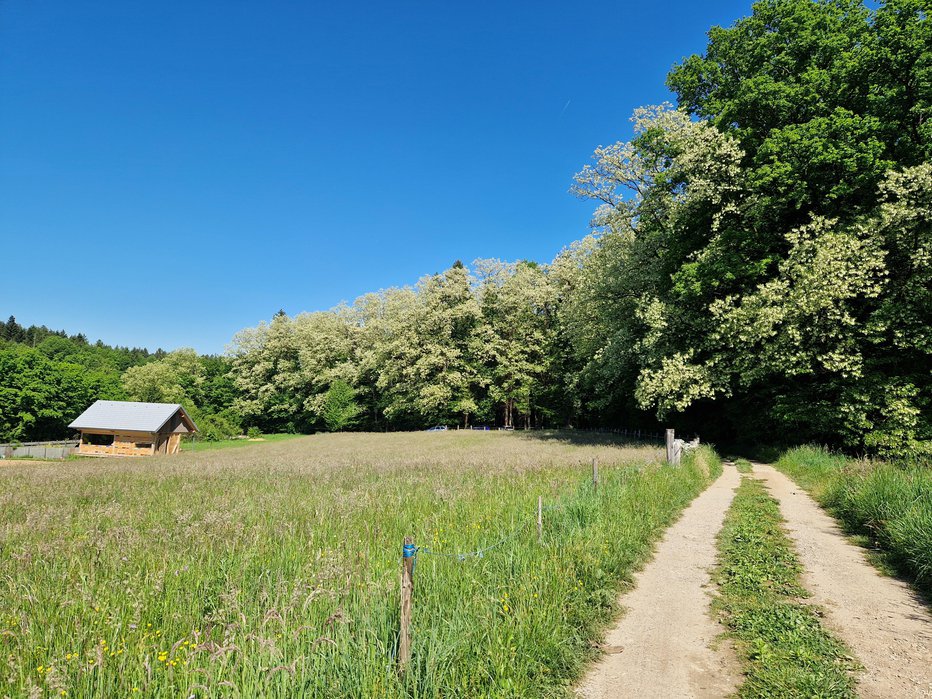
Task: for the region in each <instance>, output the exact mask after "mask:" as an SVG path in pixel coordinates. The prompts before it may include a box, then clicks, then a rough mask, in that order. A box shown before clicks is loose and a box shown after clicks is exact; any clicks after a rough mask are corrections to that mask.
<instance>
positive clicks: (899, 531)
mask: <svg viewBox="0 0 932 699" xmlns="http://www.w3.org/2000/svg"><path fill="white" fill-rule="evenodd" d="M776 466H777V468H779V469H780V470H782V471H783V472H784V473H786V474H787V475H789V476H790V477H791V478H793V479H794V480H795V481H796V482H797V483H798V484H799V485H801V486H802V487H803V488H805V489H806V490H808V491H809V492H810V493H812V495H813V496H814V497H815V498H816V499H817V500H818V501H819V502H820V503H821V504H822V505H823V506H824V507H825V508H826V509H827V510H828V511H829V512H831V513H832V514H833V515H834V516H835V517H837V518H838V519H839V520H841V522H842V524H843V525H844V527H845V529H846V530H847V531H848V532H849V533H852V534H855V535H860V536H861V537H862V538H863V539H866V540H867V543H868V544H871V545H873V546H875V547H878V548H879V549H880V550H881V551H883V552H884V554H885V555H884V556H883V558H882V559H881V560H880V565H881V567H883V568H884V569H886V568H887V567H889V568H892V569H893V570H895V571H897V572H899V573H900V574H902V575H904V576H906V577H907V578H909V579H911V580H912V581H913V582H914V583H915V585H916V587H917V588H918V589H919V590H920V591H922V592H923V593H924V594H925V595H926V596H932V469H929V468H926V467H921V466H909V467H899V466H895V465H893V464H888V463H882V462H864V461H855V460H853V459H847V458H845V457H844V456H840V455H837V454H832V453H830V452H828V451H826V450H824V449H820V448H818V447H801V448H797V449H793V450H790V451H788V452H786V453H785V454H784V455H783V456H782V457H781V458H780V460H779V461H778V462H777V464H776ZM863 539H862V540H863ZM876 562H877V561H876V559H875V563H876Z"/></svg>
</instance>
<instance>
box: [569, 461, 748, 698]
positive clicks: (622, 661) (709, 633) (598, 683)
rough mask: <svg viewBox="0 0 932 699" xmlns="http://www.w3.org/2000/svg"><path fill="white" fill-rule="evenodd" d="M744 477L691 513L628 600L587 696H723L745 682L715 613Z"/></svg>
mask: <svg viewBox="0 0 932 699" xmlns="http://www.w3.org/2000/svg"><path fill="white" fill-rule="evenodd" d="M740 482H741V479H740V476H739V475H738V472H737V471H736V470H735V467H734V466H733V465H731V464H726V465H725V471H724V473H723V474H722V475H721V476H720V477H719V478H718V479H717V480H716V481H715V483H713V484H712V485H711V486H709V488H708V489H706V490H705V492H703V493H702V494H700V495H699V496H698V497H697V498H696V499H695V500H693V502H692V504H690V505H689V507H687V508H686V510H684V512H683V515H682V516H681V517H680V519H679V520H678V521H677V522H676V523H675V524H673V526H671V527H670V528H669V529H668V530H667V532H666V534H665V535H664V537H663V539H662V540H661V542H660V544H659V546H658V547H657V551H656V553H655V555H654V558H653V559H652V560H651V561H650V563H648V564H647V566H646V567H645V568H644V570H642V571H641V572H640V573H638V574H637V575H636V576H635V580H634V584H635V587H634V589H632V590H630V591H629V592H628V593H626V594H625V595H623V596H622V598H621V599H620V600H619V601H620V604H621V605H622V606H623V607H625V608H626V610H627V611H626V612H625V614H624V616H623V617H622V618H621V619H620V621H619V622H618V624H617V626H615V627H614V628H613V629H612V630H611V631H610V632H609V633H608V635H607V636H606V638H605V647H606V648H607V649H609V654H607V655H605V656H603V657H602V658H601V659H600V660H599V661H598V662H597V663H596V664H595V665H593V667H592V668H591V669H590V671H589V672H588V673H587V675H586V677H585V678H584V679H583V681H582V682H581V683H580V685H579V687H578V689H577V690H576V695H577V696H578V697H580V699H609V698H610V697H611V698H612V699H616V698H617V699H621V698H622V697H636V698H637V699H648V698H650V697H656V698H657V699H677V698H684V699H685V698H687V697H689V698H697V699H705V698H708V699H713V698H714V699H720V698H721V697H724V696H727V695H729V694H731V693H732V692H733V691H734V690H735V689H736V688H737V687H738V685H739V684H740V682H741V671H740V668H739V667H738V662H737V660H736V659H735V657H734V654H733V652H732V650H731V647H730V645H728V643H727V641H719V642H718V648H717V649H713V648H712V646H713V644H714V643H715V642H716V639H717V638H718V636H719V635H720V634H721V633H722V632H723V630H724V629H723V628H722V627H721V626H720V625H719V624H718V623H717V622H716V621H715V620H714V619H713V618H712V617H711V616H710V611H709V603H710V601H711V598H710V596H709V592H708V591H707V590H710V589H714V588H713V586H712V580H711V573H710V571H711V569H712V568H713V567H714V566H715V564H716V560H717V557H718V551H717V548H716V540H715V538H716V535H717V534H718V532H719V531H720V530H721V528H722V524H723V522H724V520H725V513H726V512H727V511H728V508H729V506H730V505H731V501H732V498H733V497H734V491H735V489H736V488H737V487H738V485H739V484H740Z"/></svg>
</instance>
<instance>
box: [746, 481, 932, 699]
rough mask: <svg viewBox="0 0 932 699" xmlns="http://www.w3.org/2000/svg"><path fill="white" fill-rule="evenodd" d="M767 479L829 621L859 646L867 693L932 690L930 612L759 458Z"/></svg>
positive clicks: (861, 682) (902, 695)
mask: <svg viewBox="0 0 932 699" xmlns="http://www.w3.org/2000/svg"><path fill="white" fill-rule="evenodd" d="M754 475H755V477H757V478H760V479H761V480H763V481H764V483H766V484H767V486H768V488H769V489H770V494H771V495H772V496H773V497H774V498H776V499H777V501H778V502H779V503H780V512H781V514H782V515H783V518H784V519H785V520H786V522H787V523H786V527H787V530H788V531H789V533H790V537H791V538H792V539H793V543H794V545H795V547H796V551H797V554H798V555H799V560H800V562H801V563H802V565H803V567H804V568H805V570H804V572H803V574H802V576H801V578H802V583H803V586H804V587H805V588H806V589H807V590H808V591H809V592H810V593H812V601H813V602H814V603H815V604H817V605H819V606H821V607H822V608H823V609H824V611H825V617H824V619H823V621H824V623H825V626H826V628H829V629H831V630H832V631H833V632H834V633H835V634H836V635H837V636H838V637H839V638H841V639H842V640H843V641H844V642H845V643H847V644H848V647H849V648H851V649H852V651H854V653H855V655H856V656H857V659H858V661H859V662H860V663H861V664H862V665H863V666H864V672H863V673H861V675H860V677H859V678H858V694H859V696H861V697H865V698H866V699H874V698H878V699H880V698H884V699H887V698H889V697H896V698H897V699H911V698H913V697H915V698H916V699H918V698H920V697H925V698H926V699H928V698H929V697H932V612H930V609H929V607H927V606H926V605H925V604H923V603H922V601H921V600H920V599H919V598H918V596H917V595H916V593H915V592H913V591H912V590H911V589H910V587H909V586H908V585H907V584H906V583H904V582H901V581H899V580H895V579H893V578H887V577H884V576H882V575H881V574H880V573H879V572H878V571H877V570H876V569H875V568H874V567H873V566H872V565H870V563H868V562H867V560H866V558H865V555H864V550H863V549H861V548H859V547H858V546H856V545H854V544H852V543H850V542H849V541H848V540H847V539H846V538H845V536H844V534H843V533H842V532H841V529H840V528H839V526H838V524H837V523H836V522H835V520H833V519H832V518H831V517H830V516H829V515H828V514H827V513H826V512H825V511H824V510H822V508H821V507H819V505H818V504H816V502H815V501H814V500H813V499H812V498H810V497H809V495H807V494H806V492H805V491H803V490H802V489H801V488H799V487H798V486H797V485H796V484H795V483H794V482H793V481H792V480H790V479H789V478H788V477H787V476H785V475H783V474H782V473H780V472H779V471H777V470H776V469H774V468H773V467H772V466H768V465H762V464H754Z"/></svg>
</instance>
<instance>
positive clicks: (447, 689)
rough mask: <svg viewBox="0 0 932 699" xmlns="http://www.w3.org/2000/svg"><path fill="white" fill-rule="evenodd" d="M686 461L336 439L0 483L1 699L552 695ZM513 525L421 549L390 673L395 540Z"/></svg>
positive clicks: (518, 442) (557, 442) (510, 437)
mask: <svg viewBox="0 0 932 699" xmlns="http://www.w3.org/2000/svg"><path fill="white" fill-rule="evenodd" d="M703 454H705V452H701V453H700V454H699V455H697V456H698V457H699V458H698V459H697V458H696V457H693V459H692V460H691V461H690V462H689V463H687V464H685V465H684V466H683V467H682V468H670V467H666V466H663V465H662V464H661V458H662V453H661V451H660V450H659V449H652V448H631V447H627V446H625V445H619V444H612V443H610V442H604V443H598V444H585V445H578V444H574V443H573V441H572V440H568V439H562V438H560V436H559V435H554V437H553V438H552V439H540V438H531V437H524V436H522V435H515V434H505V433H502V434H468V433H464V434H407V435H405V434H396V435H350V434H347V435H319V436H314V437H307V438H304V439H295V440H290V441H286V442H280V443H273V444H268V445H263V446H261V447H257V448H255V449H225V450H215V451H205V452H198V453H193V454H182V455H180V456H177V457H164V458H163V457H155V458H151V459H146V460H139V461H131V462H130V461H119V462H117V461H114V460H107V461H94V462H90V461H87V462H85V461H78V462H73V463H67V464H56V465H29V467H28V468H23V469H21V470H15V471H14V470H12V469H4V470H3V471H2V472H0V569H2V570H3V571H4V575H3V576H2V579H0V610H2V614H0V651H2V653H0V665H2V666H3V667H2V672H0V696H4V695H6V694H9V695H10V696H21V695H28V694H29V693H36V694H38V693H39V692H40V691H41V693H42V694H43V695H55V696H58V695H59V694H60V692H62V691H64V692H66V693H67V695H68V696H72V697H97V696H99V697H111V696H113V697H116V696H133V695H134V694H139V695H143V696H163V697H169V696H171V697H175V696H185V697H187V696H195V697H206V696H211V697H214V696H217V697H223V696H262V697H295V696H305V697H408V696H418V697H434V696H445V697H476V696H497V697H505V696H509V697H516V696H533V697H546V696H561V695H563V694H564V693H565V687H566V686H567V684H568V683H569V682H570V681H571V680H572V679H574V678H575V677H576V676H577V674H578V672H579V670H580V668H581V666H582V663H583V662H584V660H585V659H586V658H588V657H590V656H591V654H592V653H593V651H592V649H591V646H590V643H591V641H592V639H594V638H595V637H596V636H597V635H598V631H599V629H600V628H601V625H602V624H603V623H605V622H606V621H607V620H608V619H609V618H610V617H611V615H612V613H613V608H614V601H615V599H616V596H617V592H618V590H619V588H620V587H621V586H623V585H625V584H626V582H627V581H628V580H630V576H631V574H632V572H633V571H634V570H635V569H636V568H637V567H639V566H640V565H641V563H642V562H643V561H644V560H645V559H646V558H647V557H648V556H649V555H650V551H651V546H652V544H653V542H654V541H655V540H656V539H657V538H658V537H659V536H660V534H661V533H662V532H663V530H664V529H665V527H666V526H667V525H668V524H669V523H670V522H671V521H672V520H673V519H674V518H675V517H676V516H677V514H678V513H679V512H680V511H681V510H682V508H683V507H684V506H685V505H686V504H687V503H688V502H689V501H690V500H691V499H692V498H693V497H694V496H695V495H696V494H697V493H699V492H700V491H701V490H702V489H703V488H704V487H705V486H706V485H707V484H708V482H709V474H710V470H712V469H710V467H709V463H708V462H702V458H703ZM593 458H597V459H598V460H599V465H600V469H599V474H600V479H601V481H600V487H599V490H598V492H597V493H596V492H594V491H593V488H592V483H591V460H592V459H593ZM538 495H542V496H543V497H544V502H545V504H546V505H547V506H548V509H546V510H545V512H544V536H543V541H542V542H538V540H537V535H536V530H535V527H534V525H533V521H534V517H535V506H536V501H537V496H538ZM525 522H529V523H530V525H529V526H523V523H525ZM522 526H523V528H521V527H522ZM516 528H519V529H520V531H519V533H518V534H517V535H516V536H514V538H513V539H511V540H509V542H508V544H507V545H505V546H501V547H500V548H498V549H496V550H495V551H494V552H491V553H489V554H486V555H485V556H483V557H477V556H476V557H470V558H467V559H464V560H461V559H460V558H458V557H457V556H456V555H453V556H431V555H427V554H426V553H423V552H422V553H421V554H419V556H418V561H417V565H416V570H415V580H414V585H415V589H414V620H413V659H412V663H411V665H410V666H409V670H408V671H407V672H406V673H405V674H404V675H399V674H398V673H397V672H396V668H395V663H394V654H395V644H396V640H397V628H398V587H399V585H398V582H399V565H400V556H401V542H402V539H403V537H404V536H406V535H412V536H414V538H415V542H416V543H417V544H418V545H420V546H427V547H429V548H430V549H432V550H434V551H436V552H438V553H439V552H443V553H452V554H456V553H458V552H464V551H473V550H476V549H479V548H482V547H484V546H487V545H489V544H491V543H493V542H496V541H499V540H500V539H502V537H504V536H506V535H508V534H509V533H511V532H513V531H514V530H515V529H516ZM136 690H138V691H136Z"/></svg>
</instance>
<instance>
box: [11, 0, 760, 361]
mask: <svg viewBox="0 0 932 699" xmlns="http://www.w3.org/2000/svg"><path fill="white" fill-rule="evenodd" d="M749 12H750V0H746V1H744V2H732V1H730V0H723V1H721V2H716V3H712V4H707V3H697V2H692V1H686V0H677V1H675V2H653V3H640V2H639V3H627V2H589V1H580V2H482V1H480V2H470V3H465V2H460V3H451V2H425V1H424V0H421V1H420V2H414V1H411V0H395V1H394V2H359V3H340V2H336V3H318V2H274V1H270V2H254V1H253V2H242V1H238V0H224V1H223V2H212V1H209V0H199V1H198V2H193V3H190V2H174V1H168V2H161V3H153V2H145V3H143V2H123V1H121V2H117V0H112V1H111V2H93V1H89V2H80V3H76V2H65V1H61V0H56V1H51V0H5V1H0V95H2V97H0V259H2V260H3V265H2V267H0V315H2V316H3V317H4V318H5V317H6V316H7V315H9V314H11V313H12V314H15V315H16V316H17V318H18V320H19V321H20V322H21V323H23V324H25V325H28V324H31V323H36V324H40V325H41V324H45V325H48V326H50V327H53V328H56V329H58V328H63V329H66V330H68V331H69V332H84V333H85V334H87V335H88V336H89V337H91V338H92V339H97V338H101V339H103V340H104V341H105V342H108V343H111V344H123V345H132V346H147V347H150V348H153V349H154V348H155V347H157V346H161V347H164V348H166V349H174V348H177V347H184V346H190V347H194V348H196V349H197V350H199V351H201V352H222V351H223V349H224V347H225V346H226V344H227V343H228V342H229V341H230V339H231V337H232V335H233V334H234V333H235V332H236V331H237V330H239V329H241V328H244V327H247V326H251V325H255V324H256V323H258V322H259V321H260V320H262V319H266V318H269V317H271V315H272V314H273V313H274V312H275V311H277V310H278V309H279V308H284V309H285V310H286V311H287V312H288V313H289V314H295V313H298V312H300V311H311V310H320V309H326V308H330V307H332V306H334V305H335V304H337V303H339V302H340V301H343V300H345V301H352V300H353V299H354V298H355V297H356V296H358V295H360V294H362V293H365V292H367V291H374V290H377V289H380V288H385V287H389V286H396V285H403V284H411V283H414V282H416V281H417V279H418V278H419V277H420V276H422V275H424V274H428V273H432V272H437V271H440V270H442V269H444V268H446V267H448V266H449V265H450V264H451V263H452V262H453V261H454V260H457V259H461V260H463V261H464V262H470V261H472V260H473V259H475V258H478V257H499V258H503V259H519V258H527V259H534V260H538V261H544V262H546V261H550V260H551V259H552V258H553V257H554V255H555V254H556V253H557V252H558V251H559V250H560V249H561V248H562V247H563V246H565V245H567V244H568V243H570V242H571V241H573V240H576V239H578V238H580V237H582V236H583V235H585V233H586V231H587V223H588V220H589V217H590V214H591V211H592V209H593V206H592V204H591V203H589V202H581V201H578V200H576V199H574V198H573V197H572V196H571V195H570V194H568V193H567V190H568V187H569V185H570V183H571V180H572V176H573V174H574V173H575V172H577V171H578V170H579V169H580V168H581V167H582V166H583V165H585V164H586V163H587V162H588V161H589V157H590V155H591V153H592V151H593V149H594V148H595V147H596V146H597V145H599V144H601V143H610V142H614V141H616V140H619V139H626V138H628V137H630V134H631V130H630V123H629V121H628V118H629V117H630V115H631V112H632V110H633V109H634V108H635V107H637V106H639V105H643V104H653V103H657V102H660V101H663V100H665V99H670V98H671V96H670V95H669V93H668V91H667V90H666V88H665V87H664V78H665V76H666V74H667V71H668V70H669V69H670V67H671V66H672V65H673V64H674V63H675V62H677V61H679V60H681V59H682V58H683V57H684V56H686V55H689V54H691V53H695V52H700V51H702V50H703V48H704V46H705V42H706V37H705V32H706V31H707V30H708V29H709V27H711V26H712V25H715V24H719V25H730V24H731V23H732V22H733V21H734V20H736V19H738V18H739V17H741V16H744V15H746V14H748V13H749Z"/></svg>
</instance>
